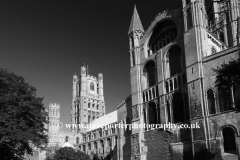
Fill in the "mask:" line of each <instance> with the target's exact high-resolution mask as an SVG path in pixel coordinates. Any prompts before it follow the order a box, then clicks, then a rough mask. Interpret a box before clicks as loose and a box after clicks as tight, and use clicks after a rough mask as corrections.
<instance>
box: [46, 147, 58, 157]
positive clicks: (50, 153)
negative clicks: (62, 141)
mask: <svg viewBox="0 0 240 160" xmlns="http://www.w3.org/2000/svg"><path fill="white" fill-rule="evenodd" d="M59 148H60V147H59V145H58V144H57V145H56V146H52V147H48V148H47V149H46V159H47V160H52V159H53V156H54V153H55V152H56V151H57V150H58V149H59Z"/></svg>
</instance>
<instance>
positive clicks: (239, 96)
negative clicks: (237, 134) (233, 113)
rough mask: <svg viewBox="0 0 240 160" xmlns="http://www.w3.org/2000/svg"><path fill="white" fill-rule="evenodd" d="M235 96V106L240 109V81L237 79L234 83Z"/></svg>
mask: <svg viewBox="0 0 240 160" xmlns="http://www.w3.org/2000/svg"><path fill="white" fill-rule="evenodd" d="M233 98H234V104H235V108H237V109H238V110H240V82H239V81H235V82H234V83H233Z"/></svg>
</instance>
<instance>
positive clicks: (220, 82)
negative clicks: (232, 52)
mask: <svg viewBox="0 0 240 160" xmlns="http://www.w3.org/2000/svg"><path fill="white" fill-rule="evenodd" d="M239 57H240V53H238V58H237V59H235V60H232V61H229V62H228V63H223V64H222V65H221V66H220V67H218V68H216V69H214V71H215V72H216V74H217V77H216V85H217V86H218V87H223V88H226V87H230V86H231V85H233V83H234V82H235V81H236V80H240V58H239Z"/></svg>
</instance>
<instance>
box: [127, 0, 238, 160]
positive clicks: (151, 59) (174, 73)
mask: <svg viewBox="0 0 240 160" xmlns="http://www.w3.org/2000/svg"><path fill="white" fill-rule="evenodd" d="M239 9H240V8H239V1H236V0H217V1H211V0H205V1H204V0H183V1H182V6H181V7H179V8H177V9H175V10H166V11H163V12H161V13H159V14H158V15H157V16H156V17H155V19H154V20H153V21H152V23H151V24H150V26H149V27H148V28H147V29H146V30H144V29H143V27H142V24H141V21H140V18H139V15H138V13H137V10H136V8H135V9H134V13H133V17H132V21H131V25H130V28H129V31H128V37H129V46H130V51H129V53H130V62H131V68H130V73H131V87H132V88H131V99H132V100H131V101H132V102H131V103H132V117H131V123H132V124H144V123H145V124H169V123H173V124H177V125H178V126H182V125H185V126H189V127H185V128H176V129H171V128H170V129H167V130H165V129H161V128H160V129H155V128H149V127H147V128H139V129H134V130H132V133H131V159H134V160H140V159H141V160H146V159H147V160H155V159H156V160H157V159H161V160H165V159H186V160H190V159H194V160H197V159H214V160H222V159H223V160H224V159H232V160H235V159H236V160H237V159H239V148H240V143H239V142H240V137H239V136H240V135H239V129H240V125H239V124H240V123H239V122H240V117H239V112H238V111H237V108H238V105H239V99H240V90H239V88H240V82H238V81H236V82H234V83H233V85H232V86H231V87H230V88H220V87H217V86H216V84H215V80H216V73H215V72H214V69H216V68H217V67H220V66H221V64H223V63H228V62H229V61H231V60H233V59H236V58H237V57H238V55H237V53H238V52H239V28H238V27H237V25H239V18H238V17H239V14H240V10H239ZM192 124H198V125H199V126H198V127H191V126H193V125H192ZM126 154H129V153H126ZM129 159H130V158H129Z"/></svg>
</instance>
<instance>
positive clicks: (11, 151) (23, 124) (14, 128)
mask: <svg viewBox="0 0 240 160" xmlns="http://www.w3.org/2000/svg"><path fill="white" fill-rule="evenodd" d="M42 101H43V98H38V97H37V96H36V88H34V87H32V86H30V85H29V84H28V83H26V82H25V81H24V78H23V77H21V76H17V75H15V74H14V73H12V72H10V71H9V70H7V69H1V68H0V153H1V160H10V159H13V160H21V159H23V156H24V154H25V153H29V154H30V153H32V151H33V148H34V147H37V148H41V149H44V148H45V144H46V143H47V142H48V139H47V135H46V133H45V131H46V129H45V124H47V121H48V120H47V117H46V116H47V113H46V112H45V108H44V106H43V103H42Z"/></svg>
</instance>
